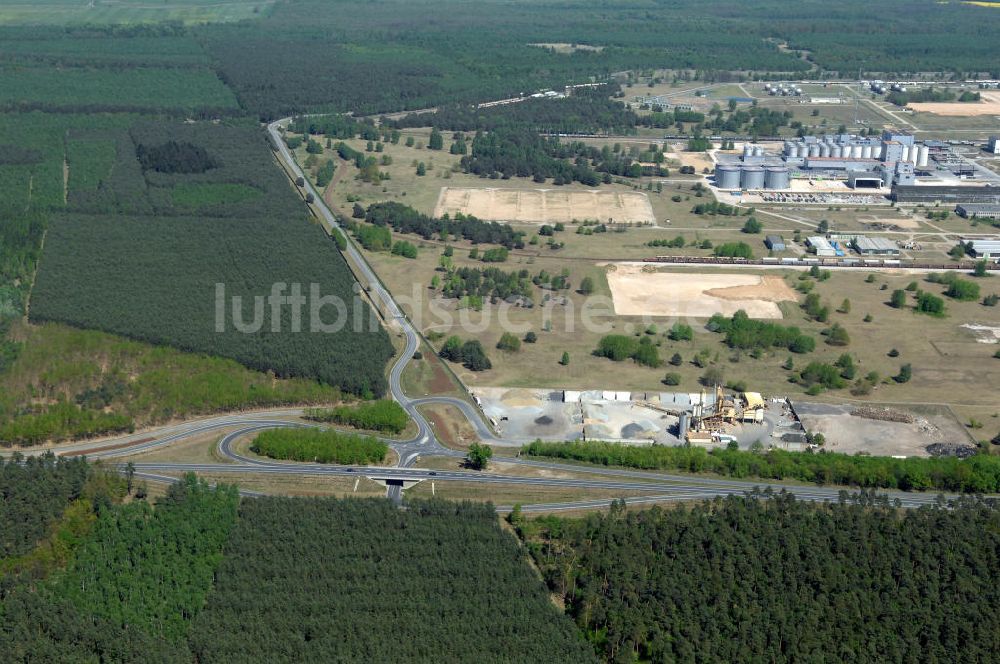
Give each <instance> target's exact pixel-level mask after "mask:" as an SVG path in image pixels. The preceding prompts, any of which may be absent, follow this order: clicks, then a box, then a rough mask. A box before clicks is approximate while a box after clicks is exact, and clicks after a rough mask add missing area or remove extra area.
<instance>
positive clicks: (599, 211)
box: [434, 187, 656, 223]
mask: <svg viewBox="0 0 1000 664" xmlns="http://www.w3.org/2000/svg"><path fill="white" fill-rule="evenodd" d="M458 212H461V213H462V214H471V215H474V216H476V217H479V218H480V219H490V220H494V221H514V222H533V223H557V222H563V223H568V222H571V221H573V220H574V219H576V220H585V219H594V220H600V221H606V220H609V219H610V220H613V221H633V222H644V223H653V222H655V221H656V219H655V217H654V216H653V207H652V205H650V203H649V198H648V197H647V196H646V194H641V193H634V192H617V191H604V190H594V191H562V190H554V189H492V188H491V189H471V188H454V187H441V194H440V196H439V197H438V202H437V206H436V207H435V208H434V216H435V217H441V216H443V215H444V214H445V213H447V214H450V215H454V214H456V213H458Z"/></svg>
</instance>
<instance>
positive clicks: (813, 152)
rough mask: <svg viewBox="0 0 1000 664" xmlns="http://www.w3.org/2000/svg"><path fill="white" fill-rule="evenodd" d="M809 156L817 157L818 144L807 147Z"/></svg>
mask: <svg viewBox="0 0 1000 664" xmlns="http://www.w3.org/2000/svg"><path fill="white" fill-rule="evenodd" d="M809 156H810V157H818V156H819V143H813V144H812V145H810V146H809Z"/></svg>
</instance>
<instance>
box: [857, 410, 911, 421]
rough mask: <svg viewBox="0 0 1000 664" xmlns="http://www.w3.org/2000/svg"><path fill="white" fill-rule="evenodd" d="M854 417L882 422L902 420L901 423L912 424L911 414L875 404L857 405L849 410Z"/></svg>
mask: <svg viewBox="0 0 1000 664" xmlns="http://www.w3.org/2000/svg"><path fill="white" fill-rule="evenodd" d="M851 415H853V416H854V417H863V418H865V419H867V420H881V421H883V422H902V423H903V424H913V422H914V418H913V415H910V414H909V413H904V412H902V411H898V410H893V409H891V408H876V407H875V406H859V407H858V408H855V409H854V410H852V411H851Z"/></svg>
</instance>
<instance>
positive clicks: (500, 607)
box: [191, 498, 594, 664]
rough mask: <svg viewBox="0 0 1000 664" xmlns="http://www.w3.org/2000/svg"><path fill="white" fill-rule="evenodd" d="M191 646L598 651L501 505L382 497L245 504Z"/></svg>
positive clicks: (236, 655) (420, 655)
mask: <svg viewBox="0 0 1000 664" xmlns="http://www.w3.org/2000/svg"><path fill="white" fill-rule="evenodd" d="M262 597H266V598H267V601H266V602H262V601H260V598H262ZM191 642H192V650H193V651H194V654H195V656H196V657H197V660H198V661H200V662H216V663H223V662H242V661H246V657H247V653H251V652H252V653H254V658H255V659H256V660H257V661H267V662H333V661H336V662H352V661H370V662H390V661H399V662H459V661H476V662H514V661H519V662H567V663H569V662H572V663H573V664H580V663H582V662H588V661H593V660H594V658H593V655H592V654H591V653H590V652H589V650H590V649H589V646H587V644H586V643H585V642H584V641H583V639H582V638H580V636H579V635H578V634H576V633H575V631H574V629H573V626H572V624H571V623H570V622H569V621H566V620H565V619H563V618H562V617H561V616H560V615H559V614H558V612H557V610H556V609H555V607H554V606H553V605H552V604H551V602H550V601H549V599H548V597H547V595H546V593H545V590H544V587H543V586H542V585H541V584H540V582H539V581H538V579H537V577H536V576H535V573H534V572H533V571H532V570H531V569H530V568H529V567H528V565H527V561H526V560H525V557H524V553H523V552H522V551H521V549H520V548H519V547H518V545H517V542H516V540H515V538H514V537H513V536H511V535H510V534H509V533H506V532H504V531H503V530H502V529H501V528H500V525H499V523H498V521H497V518H496V514H495V513H494V511H493V509H492V508H491V507H489V506H484V505H476V504H470V503H447V502H416V503H411V504H410V505H409V509H407V510H405V511H399V510H398V509H396V508H395V507H394V506H393V505H392V504H391V503H389V502H388V501H385V500H381V499H377V500H376V499H368V500H356V499H355V500H339V501H338V500H332V499H288V498H264V499H259V500H246V501H244V502H243V503H242V505H241V506H240V518H239V524H238V526H237V528H236V530H235V532H234V533H233V536H232V538H231V539H230V541H229V544H228V545H227V547H226V550H225V559H224V561H223V563H222V565H221V567H220V568H219V570H218V572H217V575H216V582H215V587H214V591H213V593H212V595H211V596H210V597H209V600H208V604H207V605H206V606H205V609H204V610H203V611H202V612H201V613H200V614H199V616H198V617H197V618H196V620H195V624H194V628H193V631H192V637H191Z"/></svg>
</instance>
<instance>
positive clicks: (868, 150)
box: [861, 143, 872, 159]
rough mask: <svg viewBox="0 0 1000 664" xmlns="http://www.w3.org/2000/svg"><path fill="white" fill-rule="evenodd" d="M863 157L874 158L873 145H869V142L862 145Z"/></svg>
mask: <svg viewBox="0 0 1000 664" xmlns="http://www.w3.org/2000/svg"><path fill="white" fill-rule="evenodd" d="M861 158H862V159H871V158H872V146H870V145H868V144H867V143H866V144H865V145H862V146H861Z"/></svg>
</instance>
